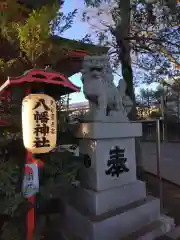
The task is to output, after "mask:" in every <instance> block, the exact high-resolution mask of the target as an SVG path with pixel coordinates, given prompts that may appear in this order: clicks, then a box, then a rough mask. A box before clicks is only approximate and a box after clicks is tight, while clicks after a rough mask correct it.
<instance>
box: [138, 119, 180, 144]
mask: <svg viewBox="0 0 180 240" xmlns="http://www.w3.org/2000/svg"><path fill="white" fill-rule="evenodd" d="M142 131H143V135H142V138H141V139H142V140H143V141H155V140H156V120H155V121H144V122H142ZM160 136H161V140H166V141H170V142H171V141H174V142H180V123H166V124H164V123H163V121H160ZM163 138H164V139H163Z"/></svg>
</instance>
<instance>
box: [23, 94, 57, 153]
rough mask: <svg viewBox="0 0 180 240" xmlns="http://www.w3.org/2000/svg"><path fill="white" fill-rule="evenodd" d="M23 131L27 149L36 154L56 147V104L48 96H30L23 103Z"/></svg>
mask: <svg viewBox="0 0 180 240" xmlns="http://www.w3.org/2000/svg"><path fill="white" fill-rule="evenodd" d="M22 130H23V142H24V146H25V148H26V149H27V150H28V151H29V152H31V153H34V154H40V153H47V152H50V151H51V150H52V149H53V148H55V147H56V138H57V119H56V102H55V100H54V99H53V98H52V97H50V96H48V95H46V94H30V95H28V96H26V97H25V98H24V99H23V102H22Z"/></svg>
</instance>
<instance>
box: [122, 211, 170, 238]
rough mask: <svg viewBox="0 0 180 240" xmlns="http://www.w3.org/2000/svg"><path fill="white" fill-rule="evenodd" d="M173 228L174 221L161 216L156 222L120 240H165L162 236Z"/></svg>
mask: <svg viewBox="0 0 180 240" xmlns="http://www.w3.org/2000/svg"><path fill="white" fill-rule="evenodd" d="M173 228H174V219H172V218H170V217H168V216H165V215H161V216H160V218H159V219H158V220H157V221H154V222H152V223H150V224H148V225H147V226H145V227H143V228H141V229H140V230H138V231H136V232H134V233H132V234H130V235H129V234H128V235H127V236H126V237H124V238H121V240H154V239H156V240H157V239H158V240H159V238H160V236H162V240H165V239H166V238H163V236H164V234H167V232H170V231H171V230H172V229H173ZM160 239H161V238H160ZM119 240H120V239H119Z"/></svg>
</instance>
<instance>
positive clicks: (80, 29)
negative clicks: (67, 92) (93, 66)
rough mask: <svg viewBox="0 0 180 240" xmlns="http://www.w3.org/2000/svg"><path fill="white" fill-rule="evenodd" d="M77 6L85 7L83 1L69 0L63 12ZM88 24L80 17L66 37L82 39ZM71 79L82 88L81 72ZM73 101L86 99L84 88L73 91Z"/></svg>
mask: <svg viewBox="0 0 180 240" xmlns="http://www.w3.org/2000/svg"><path fill="white" fill-rule="evenodd" d="M75 8H77V9H82V8H83V1H79V0H68V1H65V4H64V6H63V12H64V13H68V12H70V11H73V10H74V9H75ZM87 28H88V27H87V24H86V23H83V22H81V21H80V19H78V18H77V19H76V22H75V23H74V24H73V26H72V28H70V29H69V30H67V31H65V33H64V35H63V36H64V37H65V38H70V39H77V40H79V39H82V38H83V37H84V35H85V34H86V32H87ZM70 80H71V81H72V82H73V83H74V84H76V85H78V86H80V87H81V89H82V83H81V74H80V73H79V74H75V75H74V76H72V77H71V78H70ZM70 98H71V102H83V101H85V98H84V95H83V93H82V90H81V92H80V93H73V94H71V96H70Z"/></svg>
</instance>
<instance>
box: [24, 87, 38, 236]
mask: <svg viewBox="0 0 180 240" xmlns="http://www.w3.org/2000/svg"><path fill="white" fill-rule="evenodd" d="M30 93H31V88H30V87H28V88H27V89H26V96H28V95H29V94H30ZM32 162H33V159H32V153H31V152H29V151H27V154H26V163H27V164H31V163H32ZM28 201H29V202H30V203H31V204H32V207H31V208H30V209H29V211H28V213H27V240H33V233H34V228H35V209H34V207H35V201H36V198H35V195H34V196H31V197H29V198H28Z"/></svg>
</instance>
